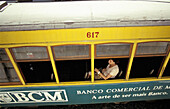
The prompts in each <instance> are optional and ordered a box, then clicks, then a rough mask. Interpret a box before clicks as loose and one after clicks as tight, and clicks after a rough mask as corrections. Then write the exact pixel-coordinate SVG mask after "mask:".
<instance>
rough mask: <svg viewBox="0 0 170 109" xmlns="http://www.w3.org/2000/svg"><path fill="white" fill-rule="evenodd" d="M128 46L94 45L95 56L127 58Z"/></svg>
mask: <svg viewBox="0 0 170 109" xmlns="http://www.w3.org/2000/svg"><path fill="white" fill-rule="evenodd" d="M129 51H130V44H100V45H96V56H129Z"/></svg>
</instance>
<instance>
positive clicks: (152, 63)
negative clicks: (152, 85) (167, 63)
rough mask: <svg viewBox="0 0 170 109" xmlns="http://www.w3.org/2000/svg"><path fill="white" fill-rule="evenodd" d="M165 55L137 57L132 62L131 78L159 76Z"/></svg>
mask: <svg viewBox="0 0 170 109" xmlns="http://www.w3.org/2000/svg"><path fill="white" fill-rule="evenodd" d="M163 60H164V56H158V57H135V58H134V60H133V64H132V69H131V73H130V78H145V77H158V73H159V69H160V67H161V64H162V62H163Z"/></svg>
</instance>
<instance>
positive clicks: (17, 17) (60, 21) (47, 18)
mask: <svg viewBox="0 0 170 109" xmlns="http://www.w3.org/2000/svg"><path fill="white" fill-rule="evenodd" d="M154 25H170V2H163V1H157V2H156V1H74V2H41V3H31V2H30V3H8V5H7V6H6V7H4V8H2V9H1V11H0V31H19V30H42V29H62V28H88V27H114V26H154Z"/></svg>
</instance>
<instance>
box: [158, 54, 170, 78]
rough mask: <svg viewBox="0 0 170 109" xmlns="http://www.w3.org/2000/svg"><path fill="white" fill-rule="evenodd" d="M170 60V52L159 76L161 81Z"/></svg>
mask: <svg viewBox="0 0 170 109" xmlns="http://www.w3.org/2000/svg"><path fill="white" fill-rule="evenodd" d="M169 58H170V52H169V54H168V56H167V57H166V59H165V61H164V63H163V66H162V69H161V71H160V74H159V76H158V78H159V79H161V78H162V75H163V72H164V70H165V68H166V65H167V64H168V61H169Z"/></svg>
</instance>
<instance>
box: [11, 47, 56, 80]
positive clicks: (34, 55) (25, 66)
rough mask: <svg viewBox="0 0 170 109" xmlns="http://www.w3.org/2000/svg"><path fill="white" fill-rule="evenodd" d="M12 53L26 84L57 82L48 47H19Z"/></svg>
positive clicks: (13, 49)
mask: <svg viewBox="0 0 170 109" xmlns="http://www.w3.org/2000/svg"><path fill="white" fill-rule="evenodd" d="M11 51H12V54H13V55H14V58H15V60H16V62H17V64H18V67H19V69H20V72H21V74H22V75H23V78H24V80H25V82H26V83H38V82H53V81H55V76H54V74H53V69H52V65H51V62H50V59H49V55H48V52H47V48H46V47H18V48H12V49H11Z"/></svg>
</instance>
